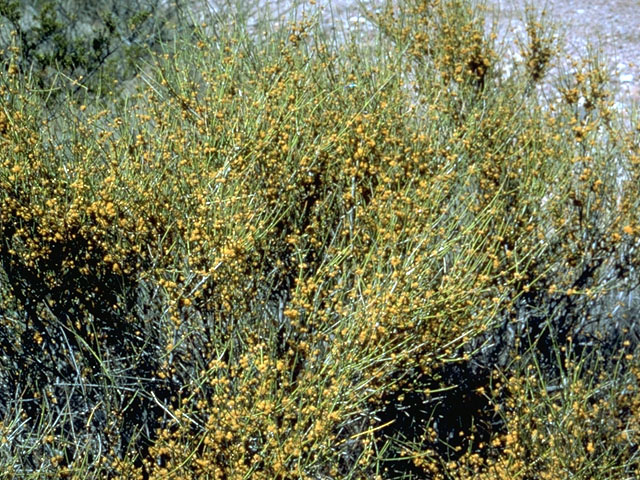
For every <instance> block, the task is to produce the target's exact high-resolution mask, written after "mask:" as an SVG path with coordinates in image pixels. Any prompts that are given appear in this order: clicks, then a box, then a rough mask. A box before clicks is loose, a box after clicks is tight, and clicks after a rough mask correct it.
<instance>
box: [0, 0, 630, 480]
mask: <svg viewBox="0 0 640 480" xmlns="http://www.w3.org/2000/svg"><path fill="white" fill-rule="evenodd" d="M481 12H482V10H481V9H473V8H471V5H470V4H467V3H466V2H463V1H461V0H447V1H432V2H423V1H407V2H402V3H401V4H396V5H393V4H391V3H389V4H387V6H386V8H384V9H383V10H382V11H381V13H379V14H375V13H373V12H369V14H368V15H369V18H370V19H371V20H372V21H373V22H374V25H375V26H376V28H377V32H379V34H378V35H377V36H374V38H373V39H371V38H370V39H369V41H365V37H364V36H362V37H358V36H353V37H351V38H348V39H344V41H343V43H338V42H336V43H334V42H332V38H331V37H330V36H329V35H328V34H327V32H326V30H325V26H324V25H323V24H321V23H320V22H319V21H318V18H319V17H318V16H317V14H315V13H312V14H308V13H305V14H301V16H300V17H299V18H298V20H296V21H291V22H290V23H286V24H284V25H282V26H281V27H280V28H279V29H276V28H274V26H273V25H271V24H269V23H268V22H267V21H266V20H264V21H262V22H260V21H258V22H257V23H256V24H255V25H253V26H252V28H249V27H248V25H247V21H244V22H243V21H240V17H236V18H235V20H234V19H233V18H231V17H221V16H216V17H212V18H211V19H210V20H211V22H210V23H207V22H204V23H202V22H192V27H191V28H190V29H186V28H185V29H184V32H179V33H178V34H176V36H175V39H173V40H171V41H161V42H160V44H159V47H158V48H157V49H156V50H155V51H154V50H150V51H149V61H148V63H147V65H146V66H145V67H144V68H141V69H140V71H139V75H138V77H137V80H135V86H136V91H135V92H134V93H132V94H130V95H127V94H126V92H125V93H124V94H122V95H121V94H120V93H118V92H113V93H109V92H102V91H100V92H98V95H96V96H95V97H93V98H91V99H89V98H87V99H86V101H84V103H80V102H72V101H69V102H68V103H67V104H65V106H64V108H63V110H61V111H62V112H63V114H61V115H60V116H59V117H57V118H55V119H51V118H49V117H48V112H47V110H46V108H45V105H46V98H43V97H42V96H41V95H40V94H39V93H38V92H37V91H36V90H37V89H35V85H36V84H37V82H38V81H39V80H37V79H36V78H34V77H33V76H28V75H25V74H24V72H22V70H21V68H19V67H18V66H17V65H18V64H19V63H20V62H21V61H23V60H24V59H23V58H22V57H20V55H19V52H20V50H17V51H16V52H15V53H16V55H13V56H9V57H8V59H7V60H6V62H5V63H6V65H5V71H6V72H7V75H6V76H5V77H4V83H3V84H2V86H0V98H2V107H3V108H2V111H3V113H2V115H3V116H2V117H0V127H1V128H0V131H1V137H0V142H2V150H1V152H2V153H1V154H0V155H1V156H0V206H1V208H0V238H1V239H2V242H1V243H0V292H2V296H1V297H0V298H2V303H0V321H2V327H3V328H2V330H1V332H2V337H0V338H1V342H2V348H3V355H2V357H1V359H0V361H1V362H2V370H1V371H2V373H1V374H0V384H2V386H3V388H2V391H3V392H6V393H4V394H3V396H2V397H0V400H1V403H0V408H2V415H3V418H4V419H5V420H4V421H3V423H2V424H1V426H0V427H1V429H2V432H3V433H2V435H3V438H4V439H5V441H4V443H3V444H2V445H1V446H0V451H1V452H2V454H1V455H0V462H2V463H1V465H2V468H3V470H4V471H7V472H13V474H14V475H20V476H23V477H26V478H40V477H45V476H47V475H49V476H63V475H66V476H68V477H78V478H80V477H82V478H87V477H92V478H102V477H105V476H106V477H109V478H256V479H259V478H265V479H267V478H268V479H273V478H282V479H285V478H309V479H311V478H314V479H315V478H376V477H378V478H402V477H404V478H412V477H413V478H423V477H425V476H427V477H432V478H463V477H464V476H465V475H466V476H471V475H484V476H485V478H502V477H501V476H504V475H506V474H507V473H508V474H509V475H510V476H516V477H517V476H520V478H530V477H531V475H538V476H540V478H542V476H543V475H547V474H551V473H554V472H557V471H559V470H558V469H559V468H562V469H564V470H563V471H565V472H567V475H578V476H579V475H582V476H586V475H589V476H591V477H593V478H613V477H611V475H614V474H618V473H619V472H625V474H628V475H632V474H633V473H632V472H634V471H636V469H637V468H638V462H637V460H638V458H637V454H636V450H635V449H636V445H637V435H638V432H637V431H635V430H634V428H633V427H632V425H633V423H632V422H633V421H634V419H635V417H634V416H633V415H634V414H633V413H632V412H633V411H634V410H633V408H634V406H635V405H636V403H637V393H636V390H635V385H636V379H637V376H636V372H637V365H636V360H635V359H636V357H635V356H634V351H635V350H634V348H635V346H636V343H637V342H636V338H633V337H630V338H625V339H622V338H621V335H622V333H621V332H622V331H623V330H622V328H623V327H625V326H624V325H621V324H619V323H620V322H619V321H621V317H620V315H619V313H617V312H616V309H615V305H614V301H615V299H617V298H623V299H630V301H631V300H633V298H635V297H634V296H633V292H634V289H635V288H636V285H637V280H638V276H637V270H636V268H635V266H636V265H637V263H638V258H637V255H638V253H637V244H638V238H639V233H640V225H639V224H638V217H637V211H638V207H639V205H638V202H639V201H638V195H637V189H635V188H633V186H634V185H637V183H638V180H639V179H638V166H639V162H638V133H639V130H638V129H635V130H634V129H633V128H629V127H628V125H627V124H624V123H622V122H618V120H617V117H616V115H615V113H614V112H613V111H611V108H610V105H609V103H608V99H607V96H606V94H605V92H606V89H605V88H604V85H605V83H604V82H605V79H604V78H603V77H602V75H601V74H600V67H599V66H598V65H597V62H591V63H589V62H588V61H586V62H585V63H584V64H583V69H582V70H578V71H577V72H576V73H575V74H574V76H573V77H572V78H569V77H567V78H564V79H563V80H562V81H561V82H560V83H559V85H558V89H559V92H560V93H562V94H563V95H561V97H563V100H562V101H560V102H558V103H554V104H547V103H543V102H542V101H541V100H540V99H538V98H537V97H536V95H535V89H532V88H531V84H532V82H536V81H540V80H542V78H543V73H544V71H545V70H544V68H542V67H540V68H536V70H535V72H537V73H535V72H534V73H535V74H534V73H532V71H531V68H530V65H531V62H530V60H531V59H530V58H529V59H527V58H526V55H525V59H524V60H523V62H524V63H523V65H522V68H519V69H516V70H515V71H514V74H513V76H512V78H510V79H508V81H504V80H503V79H501V78H499V77H500V75H501V73H500V71H499V65H498V59H497V55H496V54H495V53H494V52H495V51H496V50H497V49H498V46H496V45H495V44H494V42H495V37H494V36H493V35H491V34H490V33H488V34H487V33H485V30H484V25H485V20H484V18H483V17H482V15H481ZM194 18H195V13H194ZM245 20H246V18H245ZM460 32H465V33H467V35H460ZM363 35H364V34H363ZM159 38H160V37H159ZM528 51H529V52H530V55H538V54H537V53H535V52H536V51H538V50H536V49H535V48H533V47H532V48H531V49H529V50H528ZM538 56H539V55H538ZM536 58H537V60H535V61H540V62H541V61H542V60H541V59H540V58H538V57H536ZM545 62H546V60H545ZM585 79H588V80H585ZM583 87H588V88H583ZM573 90H576V91H577V92H579V95H582V96H583V97H584V99H585V101H586V103H583V105H590V107H589V108H588V114H587V115H582V113H581V112H579V111H578V110H577V109H576V108H575V104H574V102H573V101H571V99H572V98H573V97H572V95H573V93H571V92H572V91H573ZM635 308H636V307H635V304H633V305H631V307H630V312H631V313H633V312H634V309H635ZM628 332H630V334H631V333H632V332H633V330H632V329H629V330H628ZM605 334H606V335H605ZM625 341H626V342H628V343H624V342H625ZM598 345H600V348H601V350H600V353H598V348H597V346H598ZM551 386H553V389H550V388H549V387H551ZM556 386H557V389H556ZM536 399H537V400H536ZM463 410H464V411H463ZM557 412H563V413H564V414H565V415H570V414H571V412H578V413H579V412H581V413H580V415H581V416H579V418H577V419H576V421H574V422H573V423H571V424H569V423H567V422H563V421H560V420H559V419H558V418H557V417H554V416H553V415H556V414H558V415H560V414H559V413H557ZM549 416H551V417H549ZM609 416H614V419H613V420H611V422H610V423H608V424H606V425H605V424H599V423H598V422H599V419H600V418H604V417H609ZM549 418H551V420H549ZM621 425H627V427H626V429H625V435H627V437H625V440H626V442H627V443H620V444H619V445H616V446H615V448H609V447H608V446H607V445H606V442H605V441H604V439H606V438H607V435H609V434H610V432H612V431H613V430H614V429H616V428H619V427H620V426H621ZM543 431H544V435H543ZM534 432H537V433H534ZM545 435H547V436H548V438H550V439H553V440H549V442H547V441H543V439H544V438H547V437H545ZM578 443H580V445H582V447H581V448H583V449H584V451H585V452H586V457H584V458H582V457H579V456H578V455H577V454H576V455H573V456H570V457H566V456H565V457H563V455H566V454H567V452H570V451H575V452H578V451H581V450H575V449H576V445H577V444H578ZM24 452H26V453H24ZM563 458H567V461H566V462H565V463H563V464H559V463H558V462H559V461H561V460H562V459H563ZM523 459H529V461H528V463H522V462H523ZM603 459H607V461H603ZM620 463H622V464H623V466H621V467H618V465H619V464H620Z"/></svg>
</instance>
